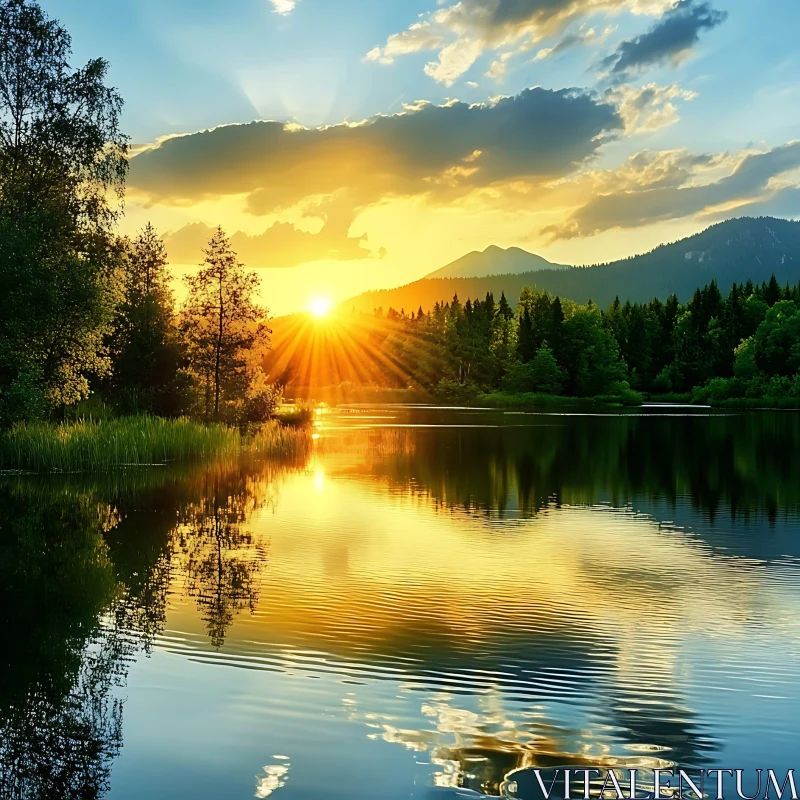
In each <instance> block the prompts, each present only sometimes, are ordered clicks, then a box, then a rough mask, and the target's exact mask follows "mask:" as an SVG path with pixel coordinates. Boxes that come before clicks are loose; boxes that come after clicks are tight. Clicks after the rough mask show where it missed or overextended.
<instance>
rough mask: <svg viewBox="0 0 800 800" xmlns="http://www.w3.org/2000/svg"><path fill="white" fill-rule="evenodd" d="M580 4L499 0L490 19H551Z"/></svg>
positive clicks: (480, 0) (479, 1)
mask: <svg viewBox="0 0 800 800" xmlns="http://www.w3.org/2000/svg"><path fill="white" fill-rule="evenodd" d="M464 4H465V5H467V6H470V5H472V6H480V5H487V4H486V2H485V0H466V2H465V3H464ZM580 5H581V4H580V3H576V2H575V0H499V2H498V3H497V4H496V5H495V7H494V9H493V10H492V12H491V17H490V19H491V21H492V24H493V25H498V26H499V25H502V26H505V25H518V24H520V23H526V22H530V21H532V20H535V19H537V18H539V19H550V18H551V17H556V16H559V15H561V14H564V13H566V12H568V11H570V10H571V9H573V8H574V7H575V6H580Z"/></svg>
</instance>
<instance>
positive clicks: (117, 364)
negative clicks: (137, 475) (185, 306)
mask: <svg viewBox="0 0 800 800" xmlns="http://www.w3.org/2000/svg"><path fill="white" fill-rule="evenodd" d="M125 255H126V257H125V259H124V277H123V280H122V284H123V291H124V297H123V300H122V303H121V304H120V306H119V309H118V312H117V320H116V324H115V326H114V333H113V334H112V336H111V337H110V341H109V346H110V351H111V357H112V368H113V371H112V374H111V377H110V379H109V380H108V381H107V383H106V386H105V394H106V396H107V397H108V399H109V400H110V401H111V402H112V403H114V404H115V405H117V406H118V407H119V408H120V409H122V410H124V411H126V412H134V413H135V412H139V411H149V412H151V413H155V414H161V415H165V416H173V415H177V414H180V413H181V412H182V411H183V410H184V403H185V402H186V398H185V394H186V392H185V390H186V389H187V388H188V382H187V380H186V379H185V378H186V376H183V375H181V373H180V369H181V365H182V362H183V358H184V349H183V346H182V343H181V341H180V337H179V335H178V330H177V326H176V324H175V318H174V300H173V296H172V291H171V289H170V285H169V283H170V275H169V272H168V265H167V254H166V251H165V250H164V244H163V242H162V241H161V239H160V238H159V236H158V234H157V233H156V230H155V228H154V227H153V226H152V225H151V224H150V223H148V224H147V225H146V227H145V228H144V230H143V231H142V232H141V233H140V234H139V235H138V236H137V237H136V238H135V239H134V240H133V242H132V243H130V244H129V245H128V246H127V247H126V253H125Z"/></svg>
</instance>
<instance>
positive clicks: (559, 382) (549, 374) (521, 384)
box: [502, 344, 564, 395]
mask: <svg viewBox="0 0 800 800" xmlns="http://www.w3.org/2000/svg"><path fill="white" fill-rule="evenodd" d="M563 385H564V371H563V370H562V369H561V367H559V366H558V362H557V361H556V359H555V356H554V355H553V351H552V350H551V349H550V348H549V347H548V346H547V345H545V344H543V345H542V346H541V347H540V348H539V349H538V350H537V351H536V355H535V356H534V357H533V360H532V361H528V362H517V363H515V364H514V365H513V366H512V367H511V369H510V370H509V372H508V374H507V375H506V376H505V377H504V378H503V382H502V386H503V388H504V389H505V390H506V391H509V392H535V393H537V394H546V395H558V394H561V388H562V386H563Z"/></svg>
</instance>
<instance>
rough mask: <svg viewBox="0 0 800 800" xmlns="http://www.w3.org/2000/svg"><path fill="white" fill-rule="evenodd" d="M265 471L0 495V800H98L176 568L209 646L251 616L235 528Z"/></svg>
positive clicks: (252, 583)
mask: <svg viewBox="0 0 800 800" xmlns="http://www.w3.org/2000/svg"><path fill="white" fill-rule="evenodd" d="M263 471H264V470H263V467H261V468H259V467H257V466H256V465H250V466H243V465H239V464H235V465H227V466H220V465H216V466H213V467H212V466H209V467H205V468H201V469H200V470H197V469H195V470H194V471H191V472H189V473H186V474H163V475H159V476H157V477H155V478H154V474H153V472H142V473H139V474H134V473H130V474H127V475H117V476H111V477H110V478H108V479H107V480H103V479H99V480H94V479H92V480H89V479H86V478H85V477H83V478H80V477H77V478H75V479H69V478H68V479H64V480H58V479H55V478H53V479H48V480H47V481H42V480H34V479H30V480H28V479H19V480H16V481H14V480H6V481H5V483H2V484H0V507H2V509H3V521H2V525H0V609H2V623H3V624H2V625H0V652H2V654H3V656H2V657H0V798H3V800H6V799H8V800H29V799H30V800H34V799H35V800H73V798H74V799H75V800H92V799H93V798H100V797H102V796H103V795H105V794H106V793H107V792H108V790H109V788H110V775H111V766H112V763H113V760H114V758H115V757H116V756H117V755H118V753H119V751H120V749H121V747H122V710H123V709H122V701H121V699H120V698H119V691H118V689H119V687H121V686H122V685H124V682H125V680H126V677H127V670H128V666H129V664H130V663H131V661H132V660H133V658H134V657H135V656H136V654H137V653H139V652H142V651H145V652H149V651H150V648H151V646H152V643H153V641H154V639H155V638H156V637H157V636H158V635H159V634H160V633H161V631H162V630H163V628H164V622H165V617H166V607H167V598H168V593H169V587H170V581H171V579H172V576H173V573H174V570H175V567H176V564H175V561H176V558H177V559H178V561H179V564H178V566H184V567H186V568H187V576H188V579H189V588H190V591H192V592H196V597H197V598H198V604H199V605H200V607H201V608H203V610H204V616H205V618H206V620H207V624H208V626H209V632H210V635H211V638H212V641H214V643H215V644H217V645H218V646H219V645H221V644H222V642H223V640H224V636H225V630H226V628H227V626H228V625H229V624H230V623H231V621H232V620H233V616H234V614H235V613H236V611H237V610H239V609H241V608H245V607H251V608H252V607H253V605H254V603H255V600H256V598H257V575H258V568H259V565H260V564H261V563H262V562H263V560H264V552H263V549H262V548H260V547H258V546H257V544H256V543H254V542H253V541H252V539H251V537H250V536H249V534H247V533H246V532H245V531H244V530H243V528H242V526H243V523H244V522H245V521H246V519H247V517H248V515H249V514H250V513H251V512H252V511H253V510H254V509H255V508H257V507H258V506H260V505H261V504H262V503H263V502H264V499H263V498H264V496H265V495H268V494H269V491H270V487H271V483H270V481H269V480H268V477H264V475H262V477H261V478H260V479H259V480H256V479H255V478H254V477H253V476H254V475H257V474H259V473H263ZM140 478H141V479H140ZM181 558H185V559H186V561H185V563H183V564H181V563H180V559H181Z"/></svg>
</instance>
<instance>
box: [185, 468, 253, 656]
mask: <svg viewBox="0 0 800 800" xmlns="http://www.w3.org/2000/svg"><path fill="white" fill-rule="evenodd" d="M267 490H268V486H267V485H265V484H263V483H260V482H257V481H254V480H252V479H251V478H250V477H249V476H248V475H247V474H246V473H243V472H238V471H237V472H234V473H227V474H223V475H219V474H210V475H208V483H207V486H206V488H205V490H204V491H203V493H202V496H201V497H200V499H198V500H197V501H196V502H193V503H190V504H188V506H187V507H186V508H185V509H184V510H183V512H182V514H181V521H180V524H179V525H178V527H177V529H176V531H175V535H174V544H173V549H174V552H175V553H177V554H179V556H180V559H181V562H182V564H181V569H182V571H183V572H184V574H185V579H186V592H187V594H188V595H189V596H190V597H194V598H195V600H196V602H197V605H198V607H199V608H200V609H201V611H202V614H203V620H204V621H205V623H206V626H207V628H208V634H209V637H210V638H211V642H212V644H213V645H214V646H215V647H221V646H222V645H223V644H224V642H225V633H226V631H227V629H228V628H229V627H230V625H231V624H232V623H233V620H234V618H235V616H236V614H237V613H238V612H240V611H243V610H245V609H250V611H251V613H252V612H254V611H255V608H256V604H257V602H258V591H259V584H260V577H261V571H262V569H263V565H264V563H265V562H266V549H265V548H264V546H263V545H262V544H261V543H260V541H257V540H256V539H255V538H254V537H253V535H252V533H251V532H250V531H249V530H247V529H246V528H245V527H244V524H245V523H246V522H247V518H248V516H249V515H250V514H252V513H253V511H255V510H256V509H257V508H258V507H259V506H260V505H261V504H263V503H264V502H266V500H265V496H268V491H267Z"/></svg>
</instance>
